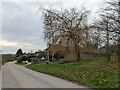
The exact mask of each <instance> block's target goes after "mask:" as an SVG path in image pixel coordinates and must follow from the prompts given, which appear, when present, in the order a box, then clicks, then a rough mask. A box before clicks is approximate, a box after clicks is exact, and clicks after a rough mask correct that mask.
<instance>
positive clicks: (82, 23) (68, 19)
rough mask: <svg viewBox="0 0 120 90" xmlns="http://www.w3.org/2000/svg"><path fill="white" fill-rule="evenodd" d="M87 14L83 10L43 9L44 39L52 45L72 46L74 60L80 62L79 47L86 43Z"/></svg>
mask: <svg viewBox="0 0 120 90" xmlns="http://www.w3.org/2000/svg"><path fill="white" fill-rule="evenodd" d="M88 12H89V11H87V10H85V9H82V10H78V9H76V8H72V9H69V10H55V9H53V10H49V9H44V12H43V16H44V28H45V31H44V34H45V39H46V40H47V41H48V43H52V44H61V45H64V46H65V45H73V46H74V48H75V55H76V60H80V59H81V56H80V47H82V46H83V45H84V44H85V42H86V41H87V39H86V31H88V23H87V17H88Z"/></svg>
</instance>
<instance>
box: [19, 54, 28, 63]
mask: <svg viewBox="0 0 120 90" xmlns="http://www.w3.org/2000/svg"><path fill="white" fill-rule="evenodd" d="M26 60H27V55H22V56H19V57H18V58H17V62H18V63H22V61H26Z"/></svg>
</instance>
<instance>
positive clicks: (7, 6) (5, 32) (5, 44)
mask: <svg viewBox="0 0 120 90" xmlns="http://www.w3.org/2000/svg"><path fill="white" fill-rule="evenodd" d="M104 2H105V0H89V1H88V0H2V1H1V3H0V15H1V16H0V25H1V26H0V27H1V28H0V47H1V50H2V51H3V53H16V51H17V50H18V49H19V48H22V50H23V52H30V51H33V52H34V51H37V50H39V49H41V50H43V49H45V48H46V47H47V43H46V42H45V41H44V35H43V31H44V29H43V22H42V15H41V9H39V8H55V9H59V8H72V7H76V8H81V7H85V8H86V9H88V10H91V18H94V17H95V16H97V15H96V12H98V11H99V9H100V8H102V7H103V5H104ZM0 52H1V51H0Z"/></svg>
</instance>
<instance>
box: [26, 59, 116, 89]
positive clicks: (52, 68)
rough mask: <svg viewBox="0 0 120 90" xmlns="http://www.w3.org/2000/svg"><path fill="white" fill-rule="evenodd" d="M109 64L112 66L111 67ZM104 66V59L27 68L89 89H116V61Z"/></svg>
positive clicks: (42, 64) (36, 65)
mask: <svg viewBox="0 0 120 90" xmlns="http://www.w3.org/2000/svg"><path fill="white" fill-rule="evenodd" d="M111 62H112V65H114V64H115V65H114V66H111ZM111 62H109V63H110V64H109V63H107V64H106V60H105V58H99V59H98V58H97V59H94V60H81V61H79V62H71V63H66V64H59V63H58V62H53V63H49V64H48V65H47V64H45V63H41V64H30V65H27V66H26V67H27V68H30V69H32V70H35V71H38V72H42V73H46V74H50V75H53V76H56V77H60V78H63V79H66V80H69V81H72V82H75V83H78V84H80V85H81V84H82V85H86V86H89V87H91V88H96V89H97V88H98V89H99V88H118V67H117V60H113V61H111Z"/></svg>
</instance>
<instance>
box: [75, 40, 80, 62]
mask: <svg viewBox="0 0 120 90" xmlns="http://www.w3.org/2000/svg"><path fill="white" fill-rule="evenodd" d="M75 56H76V61H79V60H80V59H81V56H80V47H79V45H78V43H77V42H76V43H75Z"/></svg>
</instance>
